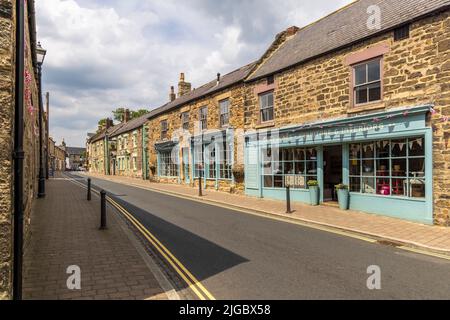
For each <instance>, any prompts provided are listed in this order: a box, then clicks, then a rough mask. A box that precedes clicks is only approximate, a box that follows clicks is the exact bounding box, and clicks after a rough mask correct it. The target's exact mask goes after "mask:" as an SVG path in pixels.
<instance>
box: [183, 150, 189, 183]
mask: <svg viewBox="0 0 450 320" xmlns="http://www.w3.org/2000/svg"><path fill="white" fill-rule="evenodd" d="M181 152H182V157H183V175H184V183H186V184H189V183H190V182H191V178H190V175H189V171H190V170H189V169H190V168H189V148H183V149H182V150H181Z"/></svg>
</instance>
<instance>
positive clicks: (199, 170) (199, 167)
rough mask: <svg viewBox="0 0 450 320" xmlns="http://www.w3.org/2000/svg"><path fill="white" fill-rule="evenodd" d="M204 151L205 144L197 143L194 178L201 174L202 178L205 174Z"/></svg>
mask: <svg viewBox="0 0 450 320" xmlns="http://www.w3.org/2000/svg"><path fill="white" fill-rule="evenodd" d="M203 151H204V146H201V145H196V146H195V147H194V178H199V177H200V174H201V176H202V178H203V177H204V176H205V170H204V166H203V161H204V157H203Z"/></svg>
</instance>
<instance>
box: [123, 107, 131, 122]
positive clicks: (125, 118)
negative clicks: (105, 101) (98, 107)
mask: <svg viewBox="0 0 450 320" xmlns="http://www.w3.org/2000/svg"><path fill="white" fill-rule="evenodd" d="M130 118H131V115H130V109H125V113H124V114H123V122H125V123H127V122H128V121H130Z"/></svg>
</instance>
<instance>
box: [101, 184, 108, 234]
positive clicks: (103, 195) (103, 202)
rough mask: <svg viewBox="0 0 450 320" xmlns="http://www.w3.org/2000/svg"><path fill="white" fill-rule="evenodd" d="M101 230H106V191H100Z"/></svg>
mask: <svg viewBox="0 0 450 320" xmlns="http://www.w3.org/2000/svg"><path fill="white" fill-rule="evenodd" d="M100 211H101V212H100V213H101V216H100V230H106V229H107V227H106V192H105V190H102V191H100Z"/></svg>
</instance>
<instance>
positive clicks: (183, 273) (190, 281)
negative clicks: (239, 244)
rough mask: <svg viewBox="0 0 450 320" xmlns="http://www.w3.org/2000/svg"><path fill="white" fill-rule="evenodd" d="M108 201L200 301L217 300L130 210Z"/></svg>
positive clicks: (80, 184)
mask: <svg viewBox="0 0 450 320" xmlns="http://www.w3.org/2000/svg"><path fill="white" fill-rule="evenodd" d="M69 179H70V181H72V182H73V183H75V184H77V185H79V186H80V187H82V188H84V189H87V187H86V186H85V185H84V184H82V183H80V182H78V181H76V180H75V179H72V178H70V177H69ZM92 192H94V193H95V194H97V195H99V194H100V193H99V192H98V191H97V190H94V189H92ZM106 199H107V201H108V202H109V203H110V204H111V205H112V206H113V207H114V208H116V209H117V210H118V211H119V212H120V213H122V214H123V215H124V217H125V218H126V219H127V220H128V221H130V222H131V223H132V224H133V225H134V227H135V228H136V229H137V230H138V231H139V232H140V233H141V234H142V235H143V236H144V237H145V239H147V241H148V242H149V243H150V244H151V245H152V246H153V247H154V248H155V249H156V250H157V251H158V252H159V253H160V254H161V256H162V257H163V258H164V259H165V260H166V261H167V262H168V263H169V264H170V266H171V267H172V268H173V269H174V270H175V272H176V273H177V274H178V275H179V276H180V277H181V278H182V279H183V280H184V281H185V282H186V284H187V285H188V286H189V288H190V289H191V290H192V291H193V292H194V293H195V294H196V295H197V297H198V298H199V299H200V300H216V299H215V298H214V296H213V295H212V294H211V293H210V292H209V291H208V290H207V289H206V288H205V287H204V286H203V285H202V284H201V282H200V281H198V280H197V279H196V278H195V276H194V275H193V274H192V273H191V272H189V270H188V269H187V268H186V267H185V266H184V265H183V264H182V263H181V262H180V261H179V260H178V259H177V258H176V257H175V256H174V255H173V254H172V253H171V252H170V250H169V249H167V248H166V247H165V246H164V245H163V244H162V243H161V242H160V241H159V240H158V239H157V238H156V237H155V236H154V235H153V234H152V233H151V232H150V231H148V230H147V229H146V228H145V227H144V226H143V225H142V224H141V223H140V222H139V221H138V220H137V219H136V218H135V217H134V216H133V215H132V214H131V213H130V212H129V211H128V210H126V209H125V208H124V207H123V206H121V205H120V204H119V203H117V202H116V201H115V200H113V199H112V198H110V197H109V196H107V197H106Z"/></svg>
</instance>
